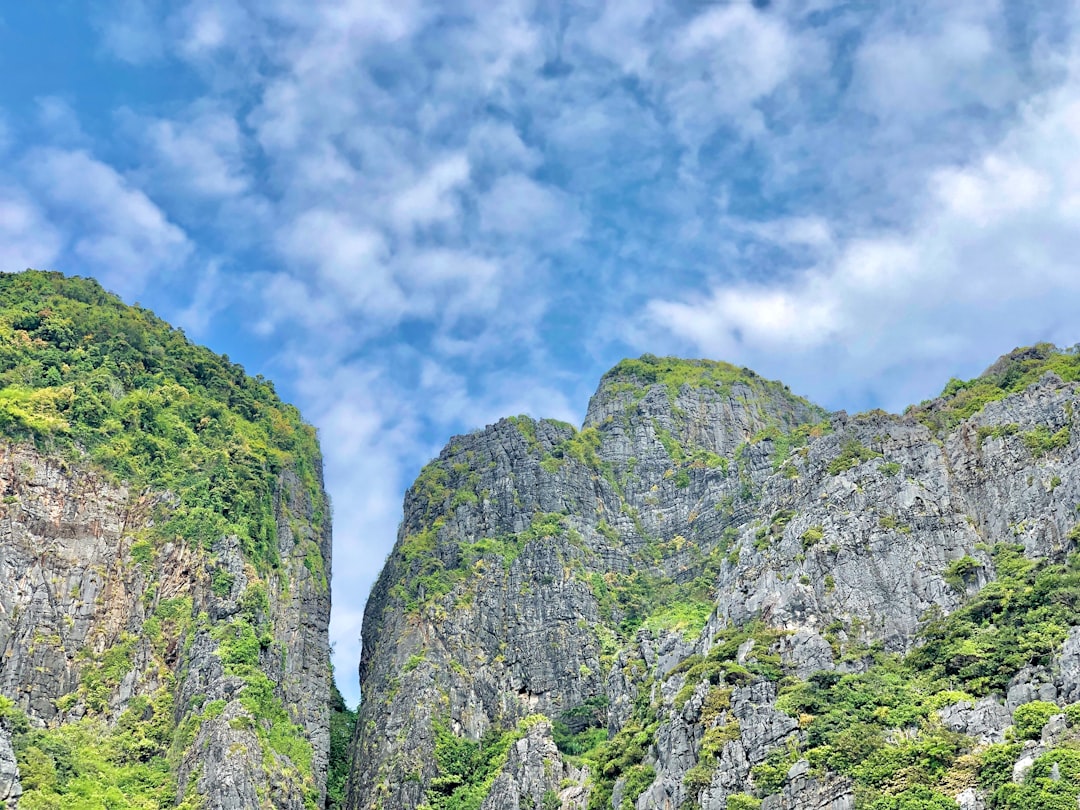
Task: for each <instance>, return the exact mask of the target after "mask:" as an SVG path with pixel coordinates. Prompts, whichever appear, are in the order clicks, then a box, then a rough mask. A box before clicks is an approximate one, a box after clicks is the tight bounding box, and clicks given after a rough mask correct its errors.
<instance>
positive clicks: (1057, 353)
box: [908, 343, 1080, 432]
mask: <svg viewBox="0 0 1080 810" xmlns="http://www.w3.org/2000/svg"><path fill="white" fill-rule="evenodd" d="M1047 372H1053V373H1055V374H1057V375H1058V376H1059V377H1060V378H1061V379H1062V380H1064V381H1065V382H1076V381H1077V380H1080V352H1078V351H1077V348H1076V347H1075V346H1074V347H1073V348H1071V349H1065V350H1061V349H1058V348H1057V347H1055V346H1053V345H1052V344H1049V343H1039V344H1036V345H1035V346H1030V347H1027V348H1023V349H1017V350H1015V351H1013V352H1011V353H1010V354H1008V355H1007V356H1005V357H1003V358H1002V359H1001V360H999V361H998V362H997V363H995V364H994V366H993V367H992V368H991V369H989V370H988V371H987V372H986V373H985V374H983V375H982V376H980V377H977V378H975V379H974V380H968V381H966V382H965V381H962V380H956V379H953V380H949V383H948V385H946V386H945V390H944V391H942V393H941V396H940V397H939V398H938V399H937V400H932V401H929V402H924V403H922V404H921V405H917V406H912V407H911V408H908V413H912V414H914V415H915V417H916V418H917V419H918V420H919V421H920V422H922V423H923V424H925V425H926V426H927V427H929V428H930V429H931V430H934V431H937V432H943V431H946V430H949V429H951V428H953V427H955V426H956V425H957V424H959V423H960V422H962V421H963V420H964V419H967V418H968V417H971V416H974V415H975V414H976V413H978V412H979V411H981V410H982V409H983V408H984V407H985V406H986V405H987V404H988V403H990V402H995V401H997V400H999V399H1004V398H1005V397H1007V396H1008V395H1009V394H1013V393H1016V392H1018V391H1023V390H1024V389H1025V388H1027V387H1028V386H1029V385H1031V384H1032V383H1034V382H1037V381H1038V380H1039V378H1040V377H1042V376H1043V375H1044V374H1046V373H1047Z"/></svg>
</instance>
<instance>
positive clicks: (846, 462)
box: [828, 439, 881, 475]
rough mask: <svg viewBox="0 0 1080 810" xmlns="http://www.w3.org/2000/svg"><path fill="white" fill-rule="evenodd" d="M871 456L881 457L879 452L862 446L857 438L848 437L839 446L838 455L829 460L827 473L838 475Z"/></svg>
mask: <svg viewBox="0 0 1080 810" xmlns="http://www.w3.org/2000/svg"><path fill="white" fill-rule="evenodd" d="M872 458H881V453H878V452H876V451H874V450H871V449H870V448H869V447H865V446H863V445H862V444H861V443H860V442H859V441H858V439H848V440H847V441H846V442H844V445H843V447H841V448H840V455H839V456H837V457H836V458H834V459H833V460H832V461H831V462H829V468H828V470H829V475H839V474H840V473H842V472H844V471H845V470H850V469H851V468H852V467H857V466H859V465H860V464H862V463H863V462H864V461H869V460H870V459H872Z"/></svg>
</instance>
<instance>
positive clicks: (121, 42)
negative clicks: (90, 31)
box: [100, 0, 165, 65]
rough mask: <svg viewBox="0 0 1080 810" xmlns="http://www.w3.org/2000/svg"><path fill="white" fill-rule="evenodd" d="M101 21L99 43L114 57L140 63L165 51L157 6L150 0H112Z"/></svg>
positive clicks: (153, 59)
mask: <svg viewBox="0 0 1080 810" xmlns="http://www.w3.org/2000/svg"><path fill="white" fill-rule="evenodd" d="M100 24H101V36H102V44H103V45H104V47H105V50H106V51H107V52H108V53H109V54H111V55H112V56H114V57H116V58H117V59H120V60H122V61H124V62H130V63H131V64H133V65H142V64H146V63H147V62H152V61H155V60H157V59H160V58H162V57H163V56H164V54H165V42H164V32H163V31H162V20H161V14H160V7H159V6H158V4H157V3H156V2H153V0H115V2H114V3H113V4H112V6H111V7H110V9H109V11H108V12H107V13H106V14H105V15H103V16H102V18H101V23H100Z"/></svg>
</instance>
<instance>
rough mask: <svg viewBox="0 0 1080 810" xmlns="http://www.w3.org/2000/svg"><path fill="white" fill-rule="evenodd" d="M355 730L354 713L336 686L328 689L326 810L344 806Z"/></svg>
mask: <svg viewBox="0 0 1080 810" xmlns="http://www.w3.org/2000/svg"><path fill="white" fill-rule="evenodd" d="M355 729H356V712H355V711H353V710H352V709H350V708H349V707H348V706H347V705H346V704H345V699H344V698H342V696H341V692H339V691H338V688H337V684H336V683H334V682H333V681H331V687H330V760H329V763H328V765H327V769H326V770H327V773H326V810H341V808H343V807H344V806H345V784H346V782H347V781H348V778H349V764H350V760H349V744H350V743H351V742H352V737H353V732H354V731H355Z"/></svg>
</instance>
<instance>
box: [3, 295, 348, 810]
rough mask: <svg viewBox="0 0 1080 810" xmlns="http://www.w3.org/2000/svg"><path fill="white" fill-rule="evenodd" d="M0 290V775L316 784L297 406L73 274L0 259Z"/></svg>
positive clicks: (278, 798)
mask: <svg viewBox="0 0 1080 810" xmlns="http://www.w3.org/2000/svg"><path fill="white" fill-rule="evenodd" d="M0 305H2V307H0V331H2V332H3V337H4V343H5V348H4V351H3V357H2V358H0V361H2V362H0V373H2V374H3V375H4V381H5V387H4V388H3V389H0V425H2V427H3V430H4V433H5V434H6V436H7V440H6V442H5V443H3V444H2V445H0V494H2V504H0V729H3V731H0V798H4V791H5V790H6V791H7V796H8V797H10V800H11V802H12V803H11V804H10V805H9V806H15V804H14V797H15V796H16V794H17V793H18V792H19V791H20V790H21V792H22V800H21V801H22V804H23V806H25V807H53V806H55V807H83V806H85V807H104V806H109V807H117V808H126V807H132V808H135V807H138V808H142V807H158V806H171V805H174V804H180V805H182V806H184V807H192V808H194V807H206V808H222V809H224V808H230V809H231V808H249V807H274V808H296V809H297V810H299V809H300V808H310V807H315V806H318V805H320V804H321V802H322V796H323V795H324V792H325V769H326V762H327V757H328V746H329V740H328V716H327V715H328V704H329V696H330V665H329V647H328V641H327V623H328V619H329V608H330V596H329V587H328V586H329V583H328V577H329V571H330V523H329V517H328V514H327V503H326V499H325V495H324V494H323V491H322V484H321V475H320V467H319V464H320V462H319V457H318V450H317V446H316V445H315V442H314V435H313V433H312V432H311V431H310V428H307V427H306V426H305V425H303V424H302V423H301V422H300V421H299V417H298V415H297V414H296V413H295V411H294V410H292V409H289V408H288V407H287V406H284V405H282V404H281V403H280V401H278V400H277V398H276V396H274V395H273V392H272V389H270V388H269V386H268V385H267V384H266V383H265V381H261V380H251V379H249V378H247V377H245V376H244V375H243V372H242V370H241V369H239V368H238V367H236V366H233V365H231V364H229V363H228V361H227V360H226V359H223V358H219V357H217V356H215V355H212V354H211V353H210V352H208V351H206V350H204V349H200V348H198V347H194V346H192V345H191V344H190V343H188V342H187V341H186V340H185V339H184V338H183V336H182V334H180V333H178V332H176V331H175V330H171V329H170V328H169V327H167V326H166V325H165V324H162V323H161V322H160V321H157V320H156V319H154V318H153V317H152V316H150V315H149V313H146V312H145V311H143V310H136V309H131V308H127V307H124V306H123V305H122V304H121V303H120V302H119V301H117V300H116V299H115V298H113V297H112V296H108V295H107V294H105V293H103V292H102V291H101V290H100V288H99V287H97V285H96V284H94V283H93V282H88V281H84V280H81V279H65V278H63V277H60V276H58V275H56V274H41V273H27V274H21V275H19V276H2V277H0ZM11 743H13V746H14V754H15V759H16V760H17V763H18V776H19V777H20V778H19V779H16V778H12V777H13V776H14V774H12V770H13V769H12V768H11V767H9V764H8V763H10V760H11V757H10V756H5V753H6V751H11ZM20 782H21V784H20Z"/></svg>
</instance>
